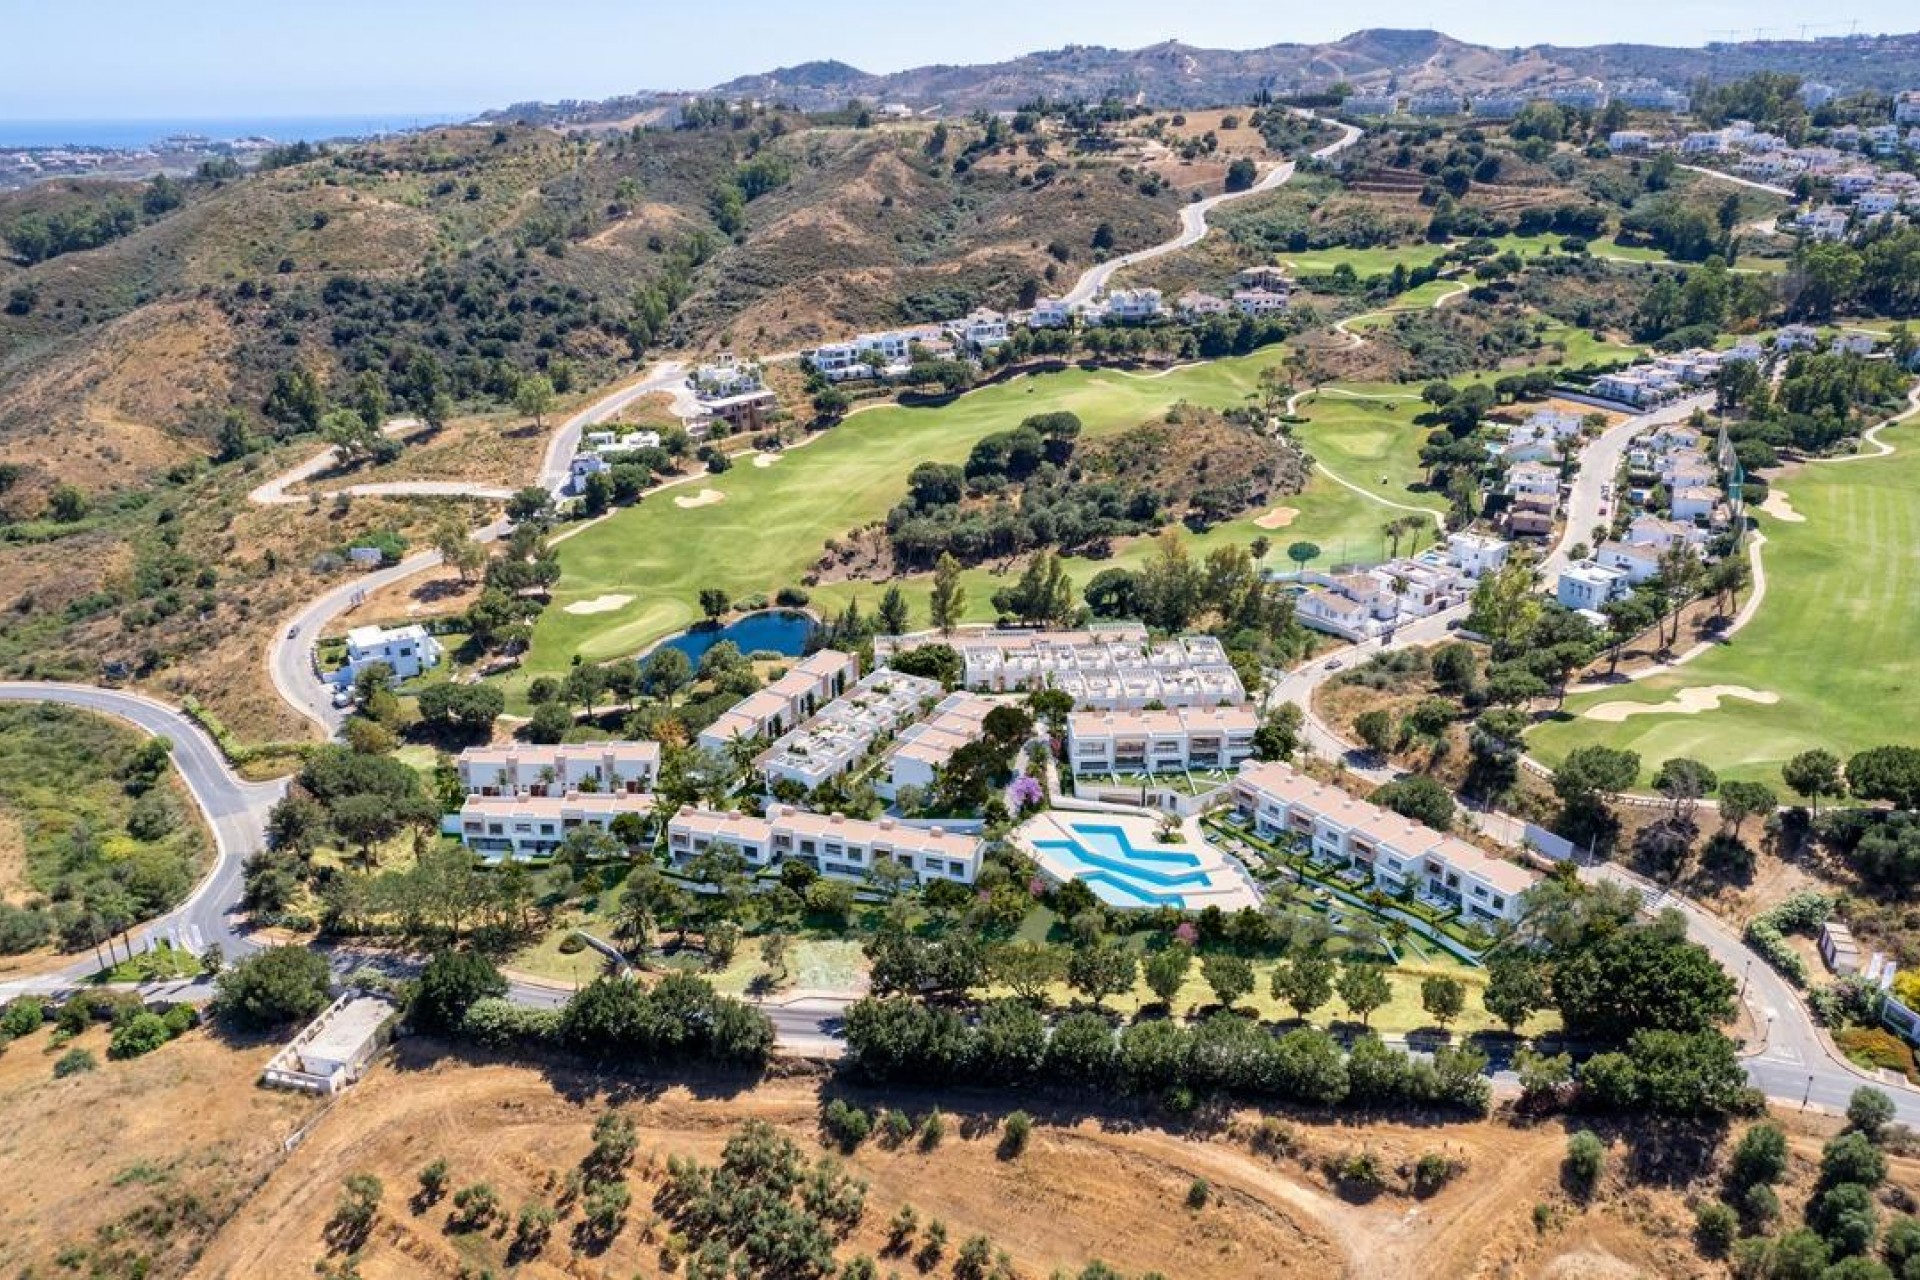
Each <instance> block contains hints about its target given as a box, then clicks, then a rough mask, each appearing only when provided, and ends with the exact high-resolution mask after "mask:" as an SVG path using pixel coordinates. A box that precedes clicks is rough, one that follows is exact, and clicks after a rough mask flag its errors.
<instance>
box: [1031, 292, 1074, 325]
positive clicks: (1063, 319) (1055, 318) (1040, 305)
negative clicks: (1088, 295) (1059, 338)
mask: <svg viewBox="0 0 1920 1280" xmlns="http://www.w3.org/2000/svg"><path fill="white" fill-rule="evenodd" d="M1073 312H1074V308H1073V304H1072V303H1070V302H1068V301H1067V300H1066V299H1064V298H1042V299H1040V300H1039V301H1038V302H1036V303H1034V304H1033V310H1032V311H1030V312H1028V313H1027V327H1028V328H1031V329H1068V328H1071V327H1072V326H1073Z"/></svg>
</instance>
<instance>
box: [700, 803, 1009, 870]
mask: <svg viewBox="0 0 1920 1280" xmlns="http://www.w3.org/2000/svg"><path fill="white" fill-rule="evenodd" d="M715 844H720V845H730V846H732V847H733V848H735V849H737V850H739V851H740V854H741V856H742V857H744V858H745V859H746V860H747V864H748V865H749V866H752V867H755V868H760V867H766V866H770V865H772V864H774V863H777V862H782V861H785V860H786V859H788V858H795V859H798V860H799V861H801V862H804V863H806V864H807V865H809V866H811V867H813V868H814V869H815V870H816V871H818V872H819V873H820V874H821V875H823V876H831V877H833V878H834V879H836V880H864V879H866V877H867V875H868V874H869V873H870V872H871V871H872V870H873V868H874V865H875V864H876V863H878V862H879V861H880V860H881V859H883V858H890V859H892V860H893V861H894V862H897V863H899V864H900V865H901V866H903V867H905V868H907V869H908V870H910V871H912V872H913V873H914V874H915V875H917V876H918V877H919V878H920V880H921V882H922V883H925V882H927V881H929V880H955V881H958V882H959V883H961V884H972V883H973V882H974V880H975V879H976V878H977V877H978V876H979V874H980V853H981V845H982V842H981V841H980V840H978V839H976V838H974V837H972V836H964V835H958V834H955V833H951V832H947V831H944V830H943V829H941V828H940V827H910V826H903V825H901V824H899V823H896V822H894V821H893V820H892V819H889V818H882V819H880V820H879V821H878V822H867V821H864V820H862V819H859V818H848V817H844V816H842V815H840V814H837V813H835V814H821V813H801V812H799V811H798V810H795V809H789V808H784V807H779V806H776V807H775V808H774V809H772V810H771V811H769V813H768V814H767V816H766V817H764V818H755V817H752V816H751V815H748V814H740V813H721V812H718V811H717V810H713V809H693V808H686V809H682V810H680V812H679V813H676V814H674V815H673V817H672V818H670V819H669V820H668V822H667V849H668V851H669V852H670V853H671V854H672V855H673V858H674V861H676V862H684V861H686V860H687V859H688V858H691V857H693V856H694V855H695V854H697V853H700V852H701V851H703V850H705V849H707V848H709V847H710V846H712V845H715Z"/></svg>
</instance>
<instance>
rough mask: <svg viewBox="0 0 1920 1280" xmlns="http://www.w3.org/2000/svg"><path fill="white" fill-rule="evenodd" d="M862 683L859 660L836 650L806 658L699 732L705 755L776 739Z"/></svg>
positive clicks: (824, 651)
mask: <svg viewBox="0 0 1920 1280" xmlns="http://www.w3.org/2000/svg"><path fill="white" fill-rule="evenodd" d="M859 678H860V660H859V659H858V658H856V657H854V656H853V655H852V654H850V653H842V652H840V651H839V650H838V649H822V650H820V651H819V652H818V653H814V654H809V655H808V656H807V657H805V658H802V659H801V660H800V661H799V662H798V663H796V664H795V665H794V667H793V670H791V671H789V672H787V673H786V674H785V675H783V676H781V677H780V678H779V679H778V680H775V681H773V682H772V683H771V684H769V685H768V686H767V687H766V688H764V689H762V690H760V691H759V692H758V693H753V694H749V695H748V696H747V697H745V698H743V699H741V700H740V701H739V702H737V703H735V704H734V705H733V707H732V708H731V709H730V710H728V711H725V712H723V713H722V714H721V715H720V717H719V719H717V720H715V721H714V722H713V723H712V724H710V725H708V726H707V727H706V728H705V729H704V730H702V731H701V733H700V738H699V745H700V746H701V747H702V748H703V749H704V750H707V751H725V750H726V749H727V747H728V745H729V744H730V743H732V742H733V740H734V739H735V738H777V737H779V736H780V735H781V734H783V733H785V732H786V731H787V730H788V729H791V728H792V727H793V726H794V725H797V724H799V723H800V722H801V721H803V720H805V719H806V718H807V717H809V716H811V715H812V714H813V713H814V712H815V711H817V710H819V708H820V707H822V706H823V705H825V704H826V703H828V702H830V701H832V700H833V699H834V698H837V697H839V696H840V695H841V694H842V693H844V692H845V691H846V689H847V686H848V685H850V684H852V683H853V682H854V681H856V680H858V679H859Z"/></svg>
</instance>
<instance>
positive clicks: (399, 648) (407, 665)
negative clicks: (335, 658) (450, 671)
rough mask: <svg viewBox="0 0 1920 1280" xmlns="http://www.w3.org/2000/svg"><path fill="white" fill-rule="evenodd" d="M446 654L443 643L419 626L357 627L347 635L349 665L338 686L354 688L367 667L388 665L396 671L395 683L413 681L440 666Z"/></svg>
mask: <svg viewBox="0 0 1920 1280" xmlns="http://www.w3.org/2000/svg"><path fill="white" fill-rule="evenodd" d="M444 652H445V651H444V650H443V649H442V648H441V645H440V642H439V641H438V640H436V639H435V638H434V637H433V636H431V635H429V634H428V633H427V629H426V628H425V627H423V626H421V625H420V624H419V623H417V622H415V623H410V624H408V625H407V626H404V627H373V626H367V627H355V628H354V629H353V630H351V631H349V632H347V665H346V666H344V667H342V668H341V669H340V671H339V672H338V673H337V675H336V677H335V678H336V680H337V682H338V683H341V684H352V683H353V682H354V681H355V680H356V679H358V678H359V675H360V673H361V672H362V671H364V670H366V669H367V667H369V666H371V665H372V664H374V663H376V662H384V663H386V664H387V666H388V667H390V668H392V670H393V678H394V679H395V680H411V679H413V678H414V677H415V676H417V675H419V674H420V673H421V672H423V671H426V670H428V669H429V668H431V667H436V666H438V665H439V664H440V659H441V657H442V655H443V654H444Z"/></svg>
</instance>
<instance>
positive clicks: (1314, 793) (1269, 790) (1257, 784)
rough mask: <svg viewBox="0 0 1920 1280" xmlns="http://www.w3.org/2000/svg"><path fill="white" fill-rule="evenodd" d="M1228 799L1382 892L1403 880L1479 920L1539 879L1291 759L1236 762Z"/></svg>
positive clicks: (1515, 900) (1512, 906)
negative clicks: (1365, 876)
mask: <svg viewBox="0 0 1920 1280" xmlns="http://www.w3.org/2000/svg"><path fill="white" fill-rule="evenodd" d="M1233 802H1234V807H1235V808H1236V809H1237V810H1238V811H1239V812H1240V814H1241V815H1242V816H1243V817H1244V818H1246V819H1247V820H1248V821H1249V822H1251V823H1252V824H1253V826H1254V829H1255V830H1256V831H1258V832H1259V833H1261V834H1263V835H1273V834H1277V833H1285V834H1287V835H1291V836H1295V837H1297V838H1299V839H1300V840H1302V841H1304V842H1306V844H1307V845H1308V847H1309V849H1310V850H1311V853H1312V856H1313V857H1314V858H1315V859H1317V860H1320V861H1326V862H1333V863H1336V864H1351V865H1354V866H1357V867H1359V868H1360V869H1362V870H1364V871H1367V872H1369V873H1371V875H1372V876H1373V880H1374V884H1375V885H1376V886H1377V887H1378V888H1380V889H1382V890H1384V891H1385V892H1387V893H1395V892H1398V891H1399V890H1401V889H1403V888H1410V889H1412V890H1413V892H1414V893H1415V894H1417V895H1418V896H1419V897H1420V898H1422V899H1425V900H1427V901H1429V902H1433V903H1435V904H1437V905H1444V906H1447V907H1453V908H1456V909H1458V910H1460V911H1462V912H1464V913H1465V914H1466V915H1467V917H1468V918H1469V919H1472V920H1476V921H1478V922H1481V923H1495V922H1499V921H1503V920H1514V919H1517V918H1518V917H1519V914H1520V898H1521V895H1523V894H1524V893H1526V891H1527V890H1528V889H1531V888H1532V887H1533V886H1534V884H1535V883H1537V882H1538V880H1539V876H1537V875H1536V874H1535V873H1533V872H1532V871H1529V870H1527V869H1526V868H1525V867H1522V866H1519V865H1517V864H1515V863H1511V862H1505V861H1502V860H1501V859H1499V858H1495V857H1493V856H1492V855H1490V854H1487V853H1485V852H1482V851H1481V850H1479V849H1477V848H1475V847H1474V846H1472V845H1470V844H1468V843H1467V842H1466V841H1464V840H1461V839H1459V838H1458V837H1456V836H1450V835H1445V834H1443V833H1441V832H1438V831H1435V830H1434V829H1433V828H1432V827H1428V826H1424V825H1422V824H1421V823H1418V822H1415V821H1413V820H1412V819H1410V818H1403V817H1401V816H1400V815H1399V814H1397V813H1394V812H1392V811H1391V810H1388V809H1382V808H1381V807H1379V806H1378V805H1375V804H1371V803H1369V802H1367V801H1365V800H1357V799H1355V798H1354V797H1352V796H1350V795H1348V794H1347V793H1346V792H1344V791H1341V790H1339V789H1338V788H1336V787H1330V786H1327V785H1325V784H1323V783H1319V782H1315V781H1314V780H1313V779H1311V778H1309V777H1307V776H1306V775H1305V774H1302V773H1298V772H1296V771H1295V770H1294V769H1293V767H1292V766H1290V765H1285V764H1278V763H1273V764H1256V763H1253V762H1248V763H1246V764H1243V765H1241V766H1240V776H1239V777H1238V778H1236V779H1235V780H1234V783H1233Z"/></svg>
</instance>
